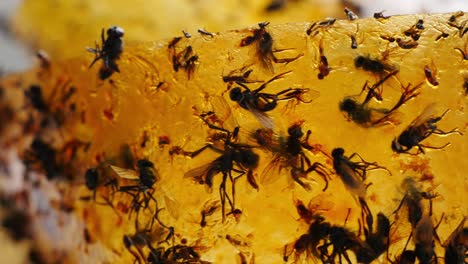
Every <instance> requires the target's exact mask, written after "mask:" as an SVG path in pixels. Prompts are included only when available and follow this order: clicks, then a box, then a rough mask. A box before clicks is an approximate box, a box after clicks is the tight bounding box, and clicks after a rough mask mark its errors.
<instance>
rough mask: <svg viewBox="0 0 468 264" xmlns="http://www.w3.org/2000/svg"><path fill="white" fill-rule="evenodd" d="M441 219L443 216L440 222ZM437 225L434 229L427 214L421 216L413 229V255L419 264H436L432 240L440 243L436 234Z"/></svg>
mask: <svg viewBox="0 0 468 264" xmlns="http://www.w3.org/2000/svg"><path fill="white" fill-rule="evenodd" d="M442 219H443V215H442V217H441V219H440V221H442ZM439 224H440V222H439ZM439 224H437V226H435V227H434V225H433V224H432V219H431V217H430V214H429V215H425V216H423V217H422V218H421V219H420V220H419V222H418V223H417V224H416V226H415V227H414V228H413V242H414V245H415V248H414V253H415V255H416V258H417V259H418V260H419V263H420V264H431V263H434V262H435V263H437V255H436V253H435V243H434V242H435V241H434V238H436V239H437V240H439V242H440V239H439V237H438V236H437V233H436V230H437V227H438V226H439Z"/></svg>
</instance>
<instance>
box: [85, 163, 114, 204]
mask: <svg viewBox="0 0 468 264" xmlns="http://www.w3.org/2000/svg"><path fill="white" fill-rule="evenodd" d="M100 171H101V172H100ZM84 178H85V186H86V188H87V189H88V190H89V191H91V192H92V193H93V194H92V197H88V196H85V197H81V198H80V200H89V199H92V200H93V201H96V192H97V189H98V188H99V187H101V186H103V187H107V186H110V187H111V189H112V191H115V190H117V185H118V183H117V179H113V178H111V177H108V176H107V173H103V171H102V170H99V168H89V169H87V170H86V172H85V175H84ZM104 200H105V205H111V203H110V201H109V200H108V198H104ZM96 203H97V204H102V203H98V202H96Z"/></svg>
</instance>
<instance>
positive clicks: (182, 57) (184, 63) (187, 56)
mask: <svg viewBox="0 0 468 264" xmlns="http://www.w3.org/2000/svg"><path fill="white" fill-rule="evenodd" d="M174 45H175V44H174ZM169 49H171V50H172V51H171V52H172V67H173V69H174V71H175V72H178V71H179V69H183V70H184V71H185V72H187V75H188V78H189V80H190V79H191V78H192V75H193V73H194V72H195V66H196V65H197V62H198V55H196V54H194V52H193V48H192V46H187V47H186V48H185V49H183V50H182V51H180V52H176V50H175V46H172V47H171V44H169Z"/></svg>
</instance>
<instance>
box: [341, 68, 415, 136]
mask: <svg viewBox="0 0 468 264" xmlns="http://www.w3.org/2000/svg"><path fill="white" fill-rule="evenodd" d="M396 73H397V71H396V72H393V73H390V74H388V75H387V76H386V77H384V78H383V79H381V80H380V81H379V82H377V83H375V84H374V85H372V86H371V87H368V86H367V82H366V83H365V85H364V87H363V90H366V89H368V93H367V95H366V98H365V99H364V101H363V102H362V103H358V102H357V101H356V99H355V98H354V96H348V97H345V98H344V99H343V100H342V101H341V102H340V103H339V108H340V110H341V111H343V112H344V113H346V115H347V118H348V119H349V120H352V121H353V122H354V123H356V124H358V125H360V126H363V127H374V126H379V125H383V124H385V123H386V122H392V120H391V119H392V116H393V114H394V113H395V111H397V110H398V108H400V107H401V106H402V105H403V104H404V103H406V102H408V101H409V100H411V99H412V98H415V97H416V96H418V95H419V93H418V90H419V88H420V87H421V85H422V84H419V85H416V86H415V87H412V88H410V85H408V86H406V87H403V92H402V94H401V96H400V99H399V100H398V101H397V102H396V103H395V105H394V106H393V107H392V108H390V109H387V108H374V107H370V106H369V103H370V102H371V99H372V98H377V99H382V98H381V96H380V94H381V91H380V92H379V91H377V92H376V90H378V88H379V86H381V85H382V84H383V82H385V81H386V80H387V79H388V78H390V77H391V76H393V75H395V74H396Z"/></svg>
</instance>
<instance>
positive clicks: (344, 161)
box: [332, 148, 392, 215]
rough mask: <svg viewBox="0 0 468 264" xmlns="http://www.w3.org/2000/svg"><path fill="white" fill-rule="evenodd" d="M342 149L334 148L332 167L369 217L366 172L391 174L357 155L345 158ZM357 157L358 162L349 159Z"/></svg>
mask: <svg viewBox="0 0 468 264" xmlns="http://www.w3.org/2000/svg"><path fill="white" fill-rule="evenodd" d="M344 152H345V151H344V149H342V148H335V149H334V150H333V151H332V157H333V167H334V168H335V172H336V174H337V175H338V176H340V178H341V180H342V182H343V184H344V185H345V187H346V189H347V190H348V191H349V192H350V193H351V194H353V196H355V197H357V198H358V201H359V204H360V205H361V208H362V210H364V211H365V212H366V214H367V215H370V214H371V212H370V209H369V207H368V206H367V203H366V200H365V199H366V193H367V188H368V187H369V185H370V184H365V183H364V181H365V180H366V179H367V171H369V170H377V169H383V170H386V171H387V172H388V173H389V174H390V175H392V173H391V172H390V171H389V170H387V169H386V168H385V167H382V166H379V165H378V164H377V163H376V162H367V161H365V160H364V159H363V158H362V157H361V156H359V154H357V153H353V154H352V155H351V156H349V157H346V156H345V155H344ZM354 157H358V158H359V159H360V161H352V160H351V159H352V158H354Z"/></svg>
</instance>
